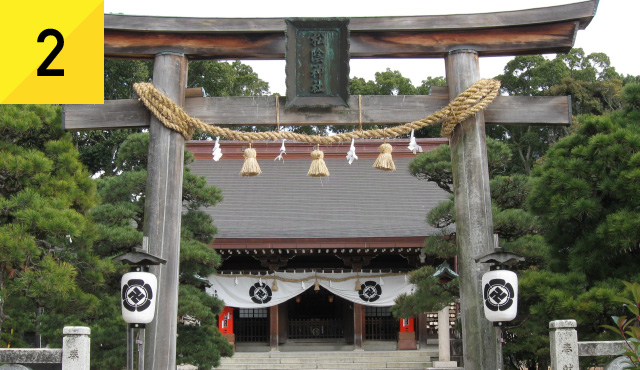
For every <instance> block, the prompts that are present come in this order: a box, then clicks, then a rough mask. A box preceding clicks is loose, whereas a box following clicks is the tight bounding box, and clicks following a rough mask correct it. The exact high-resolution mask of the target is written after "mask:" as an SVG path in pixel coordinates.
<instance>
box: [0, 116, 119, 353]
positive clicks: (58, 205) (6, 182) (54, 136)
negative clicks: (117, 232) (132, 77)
mask: <svg viewBox="0 0 640 370" xmlns="http://www.w3.org/2000/svg"><path fill="white" fill-rule="evenodd" d="M0 133H1V134H2V135H1V137H2V139H1V140H0V158H2V161H0V325H1V328H2V339H1V343H2V345H7V344H8V343H9V342H11V344H12V345H13V346H26V345H28V343H27V340H26V338H25V335H27V334H29V335H33V334H34V333H35V334H36V335H37V336H40V335H41V336H42V339H43V341H44V342H50V343H51V344H52V345H53V346H59V345H60V344H61V340H60V338H61V335H62V327H63V326H64V325H72V324H74V323H79V322H82V321H85V320H87V319H88V318H89V317H91V316H92V315H93V314H95V312H96V310H97V309H98V307H99V300H98V297H97V296H96V294H95V293H96V290H97V289H99V287H100V286H101V284H102V283H103V281H104V273H107V272H109V271H110V270H112V265H111V264H110V263H109V262H108V261H107V262H105V261H102V260H100V259H99V258H97V256H95V255H94V254H93V252H92V243H93V241H94V239H95V227H94V225H93V223H92V222H91V221H90V219H89V218H88V212H89V210H90V208H91V207H93V206H94V205H95V204H97V203H98V201H99V198H98V196H97V193H96V186H95V183H94V181H93V180H92V179H91V178H90V176H89V173H88V172H87V171H86V169H85V167H84V166H83V165H82V163H81V162H80V160H79V154H78V152H77V150H76V149H75V147H74V145H73V143H72V142H71V136H70V135H69V134H67V133H65V132H64V131H63V130H62V129H61V124H60V107H56V106H50V105H24V106H23V105H0ZM36 323H37V324H36ZM12 329H13V330H12Z"/></svg>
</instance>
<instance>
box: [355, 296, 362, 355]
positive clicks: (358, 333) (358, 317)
mask: <svg viewBox="0 0 640 370" xmlns="http://www.w3.org/2000/svg"><path fill="white" fill-rule="evenodd" d="M363 311H364V306H363V305H361V304H359V303H353V346H354V350H356V351H362V340H363V336H364V312H363Z"/></svg>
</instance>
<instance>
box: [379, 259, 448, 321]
mask: <svg viewBox="0 0 640 370" xmlns="http://www.w3.org/2000/svg"><path fill="white" fill-rule="evenodd" d="M435 272H436V268H435V267H433V266H424V267H421V268H419V269H417V270H414V271H412V272H411V274H410V277H409V281H410V282H411V283H412V284H415V285H416V287H417V289H416V291H415V292H414V293H413V294H412V295H406V294H402V295H400V296H398V298H397V299H396V304H395V305H394V306H393V307H391V312H392V313H393V316H395V317H409V316H412V315H415V314H417V313H420V312H436V311H440V310H441V309H443V308H445V307H446V306H448V305H449V304H450V303H451V302H455V301H457V300H458V297H459V296H460V287H459V285H458V279H453V280H451V281H447V282H445V281H440V280H438V278H435V277H434V276H433V274H434V273H435Z"/></svg>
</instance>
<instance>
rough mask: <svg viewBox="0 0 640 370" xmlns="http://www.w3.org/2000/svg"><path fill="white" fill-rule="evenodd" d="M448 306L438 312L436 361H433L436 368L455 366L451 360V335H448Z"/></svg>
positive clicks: (454, 362) (456, 364)
mask: <svg viewBox="0 0 640 370" xmlns="http://www.w3.org/2000/svg"><path fill="white" fill-rule="evenodd" d="M449 334H450V331H449V306H447V307H445V308H443V309H442V310H440V311H439V312H438V361H434V362H433V366H434V367H437V368H447V367H457V366H458V363H457V362H456V361H451V336H450V335H449Z"/></svg>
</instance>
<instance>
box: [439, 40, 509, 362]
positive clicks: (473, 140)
mask: <svg viewBox="0 0 640 370" xmlns="http://www.w3.org/2000/svg"><path fill="white" fill-rule="evenodd" d="M445 61H446V63H445V66H446V72H447V85H448V86H449V98H450V99H451V100H453V99H454V98H455V97H456V96H458V94H460V93H461V92H463V91H464V90H466V89H467V88H468V87H469V86H471V85H472V84H473V83H474V82H476V81H477V80H479V79H480V70H479V67H478V54H477V53H476V52H475V51H473V50H455V51H451V52H450V53H449V54H448V55H447V57H446V60H445ZM449 143H450V145H451V171H452V174H453V190H454V198H455V209H456V242H457V244H458V267H459V274H460V278H459V279H460V315H461V317H462V346H463V355H464V368H465V369H469V370H496V368H497V364H496V350H497V340H496V336H495V332H494V329H493V326H492V324H491V322H489V321H488V320H487V319H486V318H485V317H484V312H483V303H482V290H481V281H482V274H483V273H484V272H486V271H488V266H483V264H478V263H476V262H475V258H476V257H478V256H481V255H484V254H487V253H490V252H492V251H493V217H492V215H491V195H490V192H489V166H488V161H487V148H486V138H485V127H484V114H483V112H478V113H477V114H476V115H475V116H472V117H470V118H468V119H466V120H465V121H463V122H461V123H460V124H459V125H458V126H457V127H456V128H455V130H454V131H453V134H452V136H451V138H450V140H449Z"/></svg>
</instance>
